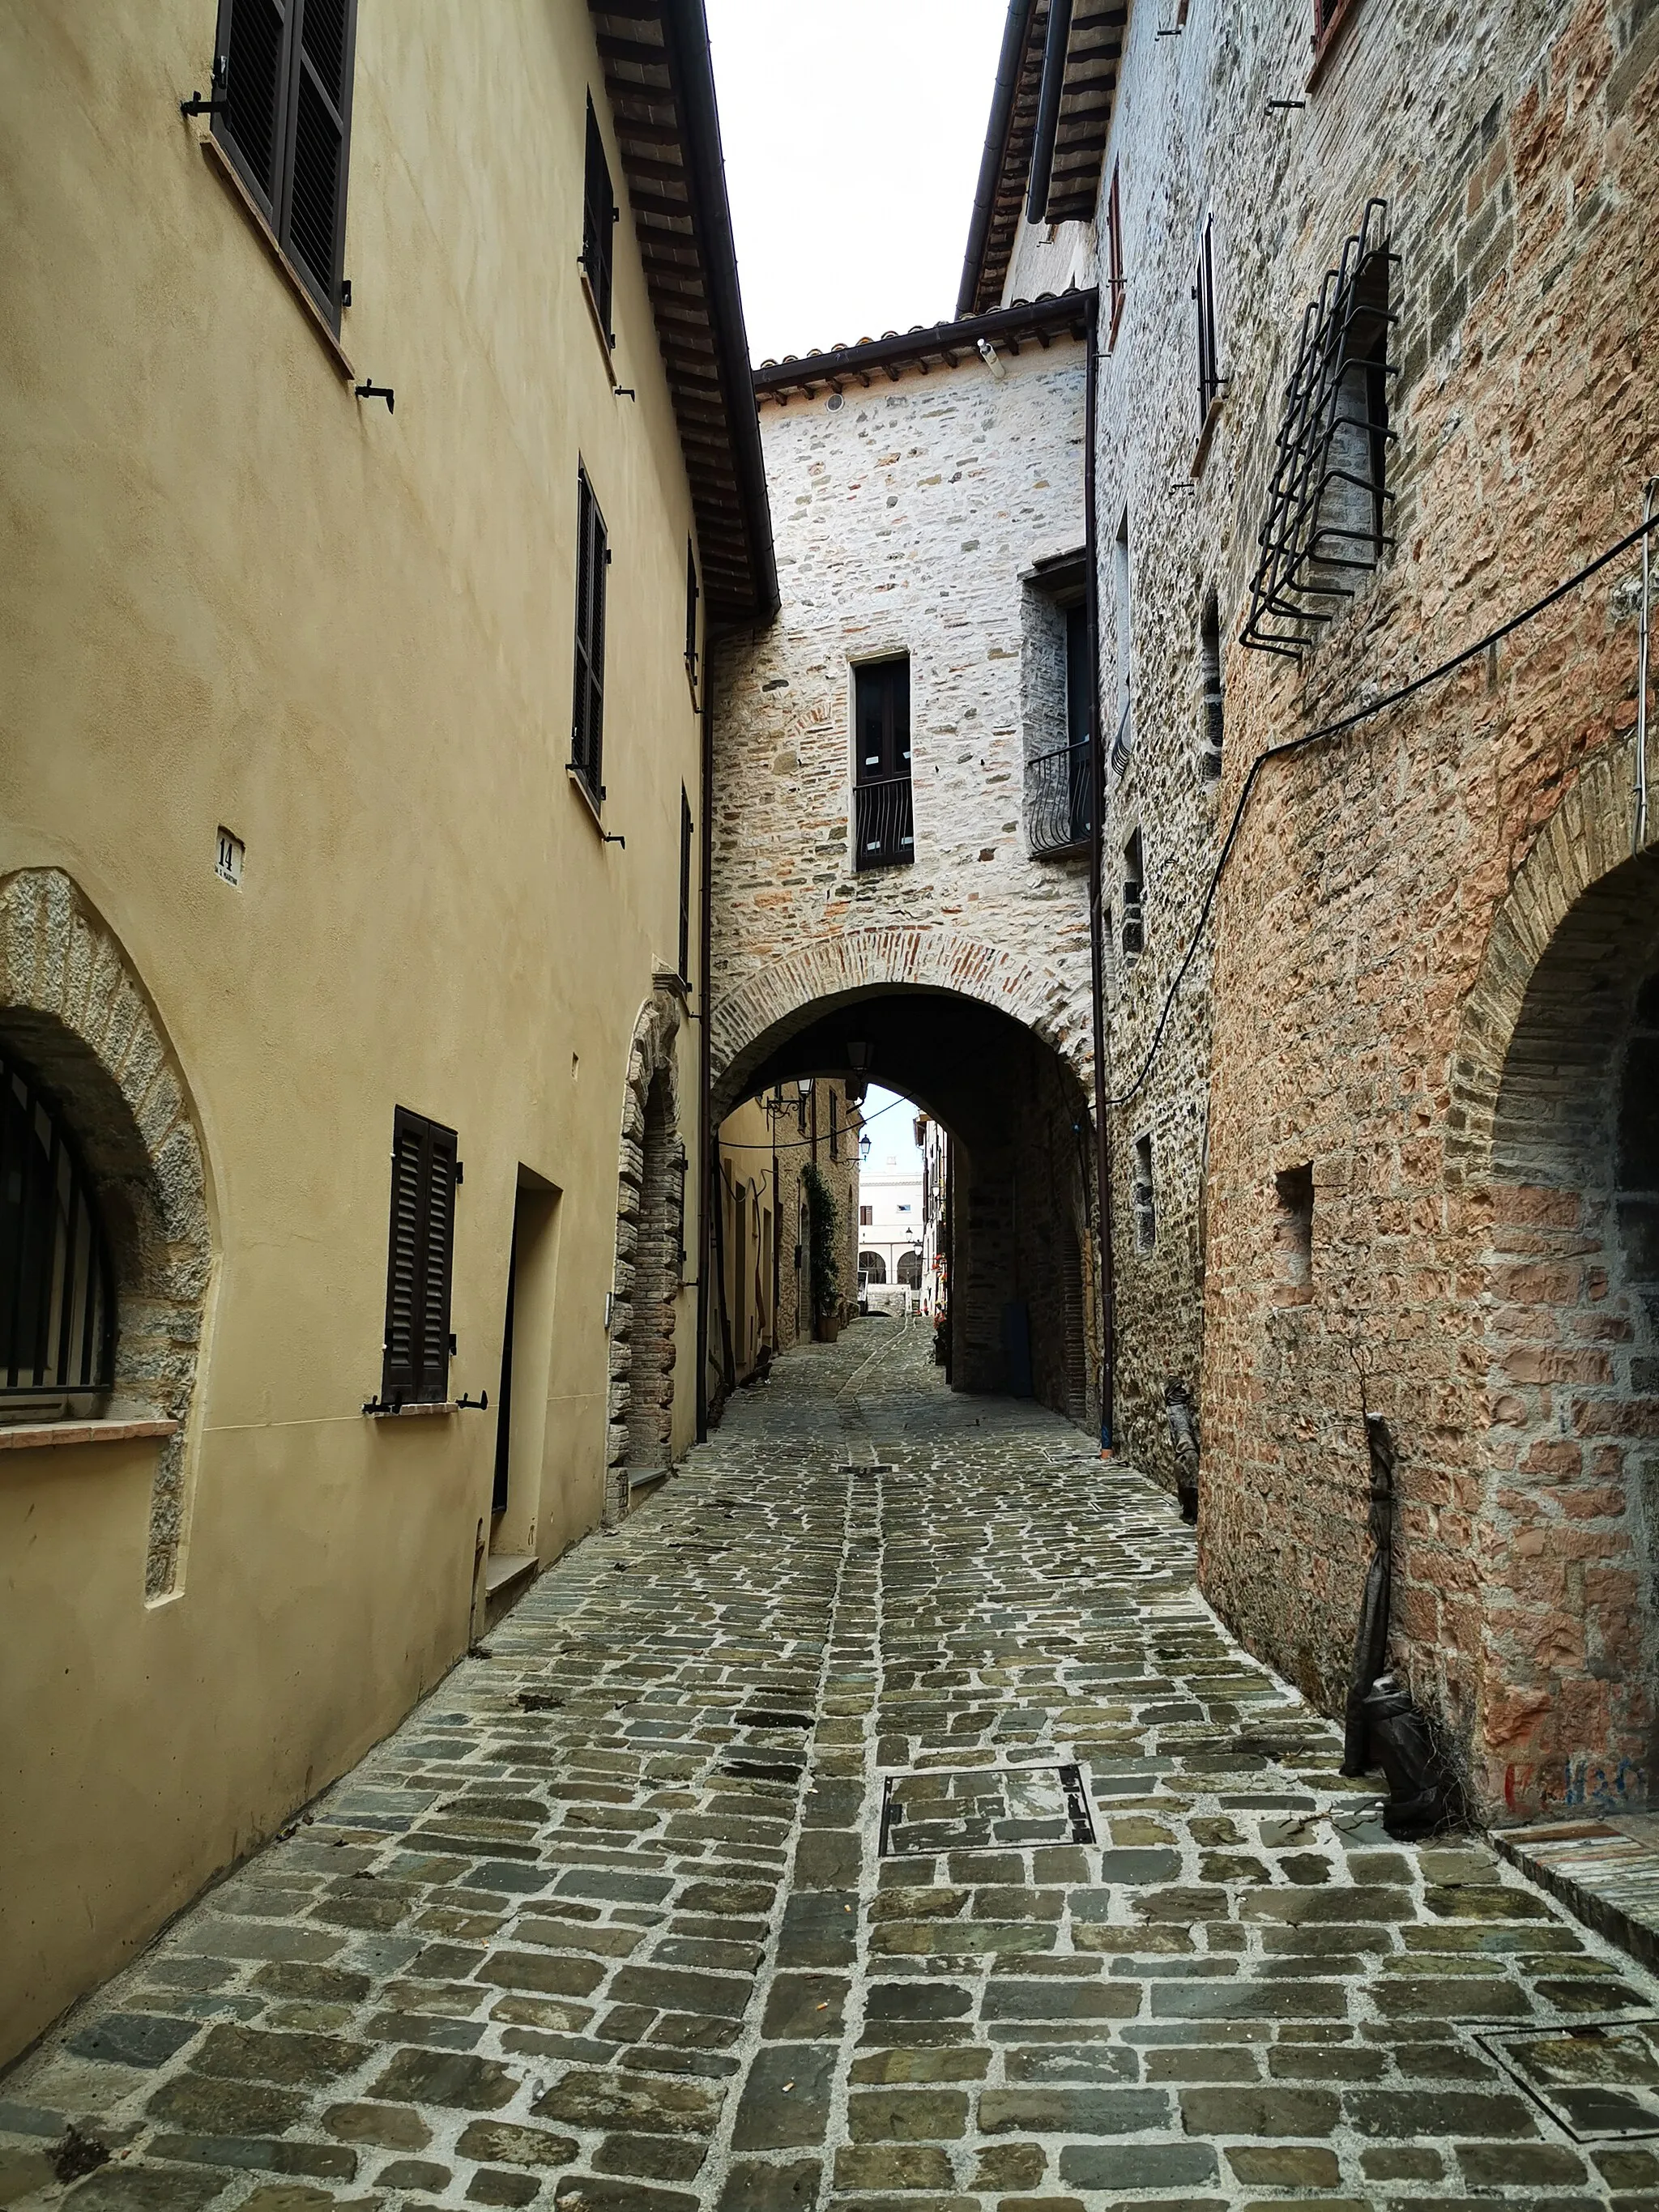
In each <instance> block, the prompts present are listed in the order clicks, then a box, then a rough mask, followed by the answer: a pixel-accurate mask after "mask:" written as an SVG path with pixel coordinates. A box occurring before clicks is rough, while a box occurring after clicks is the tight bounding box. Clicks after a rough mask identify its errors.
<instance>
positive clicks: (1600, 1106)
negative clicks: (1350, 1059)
mask: <svg viewBox="0 0 1659 2212" xmlns="http://www.w3.org/2000/svg"><path fill="white" fill-rule="evenodd" d="M1491 1176H1492V1183H1491V1191H1492V1231H1491V1241H1490V1249H1489V1251H1488V1253H1487V1257H1486V1268H1487V1295H1486V1358H1487V1383H1488V1405H1489V1407H1490V1421H1491V1426H1490V1430H1489V1432H1488V1443H1487V1464H1488V1468H1489V1474H1488V1477H1487V1486H1488V1518H1489V1530H1490V1534H1489V1544H1490V1552H1491V1556H1492V1562H1493V1583H1494V1587H1493V1588H1492V1589H1491V1590H1489V1592H1488V1593H1487V1596H1486V1677H1487V1681H1486V1737H1487V1743H1488V1747H1489V1753H1490V1754H1491V1755H1492V1757H1493V1759H1494V1760H1495V1761H1501V1765H1502V1768H1503V1772H1502V1775H1501V1782H1502V1786H1503V1790H1504V1796H1505V1797H1506V1798H1507V1800H1508V1801H1509V1802H1510V1804H1511V1805H1513V1806H1518V1807H1520V1808H1550V1807H1552V1806H1566V1807H1569V1808H1583V1809H1586V1810H1598V1809H1599V1810H1611V1809H1620V1808H1623V1809H1634V1808H1639V1807H1641V1806H1642V1805H1644V1803H1646V1802H1648V1799H1649V1796H1650V1790H1651V1787H1652V1784H1651V1781H1650V1777H1651V1776H1652V1774H1653V1772H1654V1750H1655V1739H1656V1714H1655V1704H1656V1700H1655V1687H1656V1681H1659V1607H1656V1602H1655V1580H1656V1575H1659V1444H1656V1438H1659V853H1656V852H1653V851H1650V852H1648V853H1646V854H1643V855H1641V856H1640V857H1638V858H1635V859H1632V860H1626V861H1625V862H1624V863H1623V864H1622V865H1620V866H1616V867H1614V868H1613V869H1611V870H1610V871H1609V872H1608V873H1607V874H1606V875H1604V876H1603V877H1601V879H1600V880H1599V881H1597V882H1595V883H1594V884H1591V885H1590V886H1589V888H1588V889H1587V890H1583V892H1582V893H1581V894H1580V895H1579V896H1577V898H1576V899H1575V900H1573V902H1571V905H1569V906H1568V907H1567V908H1566V911H1565V914H1564V915H1563V916H1562V918H1561V920H1560V921H1559V924H1558V926H1557V927H1556V928H1555V931H1554V933H1553V935H1552V937H1551V938H1550V939H1549V941H1548V943H1547V946H1546V947H1545V949H1544V951H1543V952H1542V954H1541V957H1539V959H1538V960H1537V962H1536V964H1535V965H1534V968H1533V969H1532V972H1531V975H1530V976H1529V978H1528V981H1527V983H1526V987H1525V991H1524V994H1523V996H1522V1000H1521V1004H1520V1007H1519V1011H1518V1014H1517V1017H1516V1020H1515V1024H1514V1027H1513V1030H1512V1031H1511V1033H1510V1036H1509V1039H1508V1043H1507V1048H1506V1050H1505V1051H1504V1056H1503V1060H1502V1066H1501V1073H1500V1076H1499V1080H1498V1089H1497V1097H1496V1101H1495V1104H1494V1106H1493V1109H1492V1133H1491ZM1494 1779H1500V1778H1498V1777H1495V1778H1494Z"/></svg>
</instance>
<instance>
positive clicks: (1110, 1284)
mask: <svg viewBox="0 0 1659 2212" xmlns="http://www.w3.org/2000/svg"><path fill="white" fill-rule="evenodd" d="M1084 359H1085V369H1084V374H1085V379H1086V380H1087V381H1086V387H1085V392H1084V399H1083V510H1084V513H1083V543H1084V556H1083V567H1084V592H1085V602H1084V605H1085V617H1086V624H1087V629H1088V633H1089V669H1090V674H1091V678H1092V679H1093V685H1094V698H1093V701H1092V702H1091V703H1092V711H1091V715H1090V718H1089V726H1090V734H1091V738H1092V739H1093V743H1092V744H1091V747H1090V757H1089V776H1090V782H1091V806H1090V812H1089V995H1090V997H1091V1000H1093V1002H1094V1042H1095V1148H1096V1149H1095V1201H1096V1205H1097V1208H1098V1211H1099V1222H1100V1448H1101V1449H1102V1451H1103V1452H1109V1451H1110V1450H1111V1449H1112V1437H1113V1432H1114V1420H1115V1405H1114V1393H1113V1387H1112V1382H1113V1370H1114V1369H1115V1365H1116V1363H1117V1318H1116V1316H1117V1285H1116V1282H1115V1274H1114V1267H1113V1254H1112V1136H1111V1128H1110V1125H1109V1122H1108V1120H1107V1113H1108V1108H1107V1104H1106V1098H1107V1091H1106V989H1105V985H1106V947H1105V943H1104V938H1103V928H1102V919H1101V915H1102V900H1101V894H1102V891H1103V888H1104V884H1105V866H1106V862H1105V838H1106V821H1105V816H1106V749H1105V747H1104V745H1103V744H1102V742H1101V738H1102V734H1103V724H1102V721H1101V714H1100V526H1099V515H1098V513H1097V509H1098V507H1099V498H1098V494H1097V483H1096V471H1095V447H1096V443H1097V435H1098V428H1097V416H1098V412H1099V408H1098V402H1097V398H1096V392H1097V387H1098V385H1099V382H1100V292H1099V289H1098V288H1097V289H1095V290H1093V291H1091V293H1090V295H1089V327H1088V333H1087V343H1086V346H1085V354H1084Z"/></svg>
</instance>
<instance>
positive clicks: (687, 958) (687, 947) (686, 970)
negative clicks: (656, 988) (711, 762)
mask: <svg viewBox="0 0 1659 2212" xmlns="http://www.w3.org/2000/svg"><path fill="white" fill-rule="evenodd" d="M691 827H692V824H691V802H690V799H688V798H687V797H686V795H685V786H684V784H682V785H681V786H680V965H679V978H680V981H681V982H682V983H684V984H685V985H686V987H688V988H690V982H691Z"/></svg>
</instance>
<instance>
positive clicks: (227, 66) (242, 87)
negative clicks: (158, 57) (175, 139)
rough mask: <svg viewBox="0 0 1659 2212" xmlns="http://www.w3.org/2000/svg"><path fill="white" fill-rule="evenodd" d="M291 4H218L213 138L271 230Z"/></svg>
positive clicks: (248, 0) (261, 0)
mask: <svg viewBox="0 0 1659 2212" xmlns="http://www.w3.org/2000/svg"><path fill="white" fill-rule="evenodd" d="M289 15H290V8H289V0H219V29H218V36H217V42H216V47H215V52H214V76H215V79H216V82H215V87H214V90H215V94H216V97H217V98H219V99H221V100H223V101H224V102H225V103H226V104H225V106H223V107H222V108H221V109H220V111H219V112H218V113H217V114H216V116H215V117H214V118H213V131H214V136H215V137H216V138H217V139H218V141H219V143H221V145H222V146H223V147H224V148H225V149H226V151H227V152H228V154H229V155H230V157H231V159H232V161H234V164H235V167H236V169H237V172H238V173H239V174H240V177H241V179H242V180H243V182H244V183H245V184H246V185H247V186H248V188H249V190H250V191H252V194H253V196H254V197H255V199H257V200H258V203H259V205H260V207H261V209H262V210H264V214H265V216H266V218H267V219H268V221H269V222H270V226H271V228H272V229H273V230H275V229H276V228H278V227H279V222H278V204H279V202H280V200H281V197H282V191H281V182H282V174H283V135H284V131H285V128H286V125H287V121H288V107H289V102H288V97H287V94H288V84H289V43H288V42H289V29H290V23H289Z"/></svg>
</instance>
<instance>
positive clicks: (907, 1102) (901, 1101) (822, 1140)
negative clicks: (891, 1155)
mask: <svg viewBox="0 0 1659 2212" xmlns="http://www.w3.org/2000/svg"><path fill="white" fill-rule="evenodd" d="M901 1106H908V1108H909V1109H910V1111H911V1112H912V1113H913V1114H914V1113H915V1112H916V1111H917V1108H916V1105H915V1101H914V1100H913V1099H909V1098H895V1099H893V1100H892V1101H891V1103H890V1104H888V1105H885V1106H878V1107H877V1109H876V1110H875V1112H874V1113H873V1114H860V1116H859V1118H858V1120H857V1121H849V1122H848V1124H847V1127H846V1130H845V1131H844V1132H843V1134H846V1135H850V1134H851V1133H852V1132H853V1131H854V1130H855V1129H867V1128H868V1127H869V1126H870V1124H871V1123H872V1121H880V1119H881V1117H882V1115H884V1114H894V1113H896V1112H897V1110H898V1109H899V1108H900V1107H901ZM813 1141H814V1140H813V1139H811V1137H791V1138H790V1139H788V1140H787V1142H786V1143H784V1144H781V1145H738V1144H727V1143H726V1139H725V1138H724V1137H722V1138H721V1139H720V1150H721V1151H722V1152H802V1151H804V1150H805V1148H806V1146H809V1145H811V1143H812V1142H813ZM817 1142H818V1143H819V1144H821V1145H822V1144H827V1143H828V1142H829V1139H828V1137H827V1136H824V1135H820V1136H819V1137H818V1138H817Z"/></svg>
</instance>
